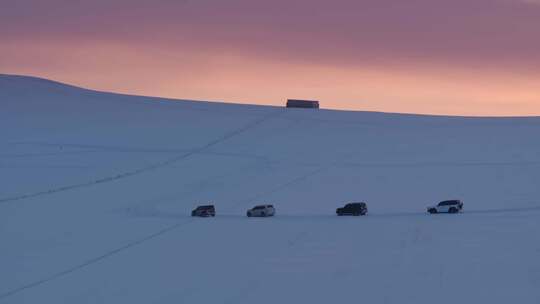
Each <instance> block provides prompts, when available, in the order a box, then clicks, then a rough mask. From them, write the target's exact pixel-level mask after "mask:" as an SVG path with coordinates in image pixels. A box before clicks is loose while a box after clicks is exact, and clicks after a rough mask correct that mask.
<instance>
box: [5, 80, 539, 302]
mask: <svg viewBox="0 0 540 304" xmlns="http://www.w3.org/2000/svg"><path fill="white" fill-rule="evenodd" d="M0 130H2V131H1V133H0V134H1V137H0V181H1V182H0V241H1V247H0V249H1V250H0V303H358V302H359V301H362V302H364V303H540V259H539V257H540V137H539V134H540V118H534V117H532V118H464V117H442V116H439V117H436V116H419V115H399V114H385V113H368V112H343V111H329V110H303V109H285V108H278V107H262V106H246V105H233V104H219V103H206V102H193V101H172V100H165V99H159V98H150V97H136V96H126V95H118V94H110V93H102V92H95V91H89V90H84V89H80V88H76V87H71V86H67V85H63V84H59V83H55V82H51V81H47V80H43V79H37V78H30V77H20V76H9V75H0ZM444 199H462V200H463V201H464V204H465V207H464V212H463V213H462V214H458V215H442V214H441V215H435V216H434V215H428V214H427V213H426V212H425V207H426V206H427V205H431V204H434V203H437V202H438V201H440V200H444ZM349 201H366V202H367V203H368V207H369V215H368V216H366V217H337V216H335V208H337V207H339V206H341V205H343V204H344V203H345V202H349ZM209 202H212V203H214V204H215V205H216V209H217V216H216V217H215V218H202V219H201V218H191V217H190V216H189V214H190V211H191V209H193V208H194V207H195V206H196V205H197V204H207V203H209ZM261 203H269V204H274V205H275V207H276V209H277V215H276V216H275V217H274V218H249V219H248V218H247V217H245V211H246V209H248V208H250V207H252V206H253V205H255V204H261Z"/></svg>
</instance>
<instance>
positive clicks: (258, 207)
mask: <svg viewBox="0 0 540 304" xmlns="http://www.w3.org/2000/svg"><path fill="white" fill-rule="evenodd" d="M259 209H264V206H255V208H253V210H259Z"/></svg>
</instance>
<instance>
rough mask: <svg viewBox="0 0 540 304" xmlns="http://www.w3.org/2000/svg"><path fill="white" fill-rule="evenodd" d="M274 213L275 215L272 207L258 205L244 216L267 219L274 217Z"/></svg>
mask: <svg viewBox="0 0 540 304" xmlns="http://www.w3.org/2000/svg"><path fill="white" fill-rule="evenodd" d="M275 213H276V209H274V206H273V205H258V206H255V207H253V208H251V209H249V210H248V211H247V212H246V215H247V216H248V217H252V216H257V217H267V216H274V214H275Z"/></svg>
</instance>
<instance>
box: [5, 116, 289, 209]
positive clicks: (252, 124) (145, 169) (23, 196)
mask: <svg viewBox="0 0 540 304" xmlns="http://www.w3.org/2000/svg"><path fill="white" fill-rule="evenodd" d="M283 113H285V111H284V110H280V111H276V112H272V113H270V114H268V115H265V116H263V117H261V118H259V119H257V120H254V121H252V122H250V123H247V124H246V125H244V126H242V127H240V128H238V129H236V130H234V131H231V132H229V133H226V134H225V135H223V136H221V137H219V138H217V139H215V140H213V141H211V142H209V143H207V144H206V145H204V146H201V147H199V148H197V149H193V150H191V151H189V152H186V153H183V154H180V155H178V156H176V157H173V158H169V159H166V160H164V161H161V162H157V163H154V164H151V165H148V166H145V167H141V168H137V169H134V170H131V171H126V172H123V173H120V174H117V175H112V176H106V177H102V178H99V179H96V180H93V181H88V182H82V183H78V184H71V185H66V186H61V187H58V188H52V189H48V190H43V191H38V192H33V193H27V194H21V195H16V196H11V197H6V198H1V199H0V203H7V202H11V201H19V200H23V199H28V198H34V197H39V196H43V195H49V194H53V193H58V192H64V191H68V190H74V189H78V188H85V187H90V186H95V185H99V184H103V183H109V182H112V181H116V180H120V179H124V178H127V177H131V176H135V175H139V174H142V173H146V172H149V171H153V170H156V169H159V168H163V167H166V166H168V165H171V164H173V163H176V162H179V161H181V160H184V159H186V158H189V157H191V156H193V155H195V154H198V153H201V152H203V151H205V150H207V149H209V148H211V147H213V146H215V145H217V144H220V143H222V142H225V141H227V140H228V139H231V138H233V137H235V136H237V135H240V134H242V133H244V132H246V131H248V130H250V129H252V128H254V127H256V126H258V125H260V124H262V123H264V122H265V121H267V120H269V119H272V118H274V117H276V116H279V115H281V114H283Z"/></svg>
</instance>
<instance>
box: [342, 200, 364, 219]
mask: <svg viewBox="0 0 540 304" xmlns="http://www.w3.org/2000/svg"><path fill="white" fill-rule="evenodd" d="M336 214H337V215H339V216H341V215H356V216H358V215H366V214H367V205H366V203H349V204H346V205H345V206H344V207H342V208H337V209H336Z"/></svg>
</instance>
